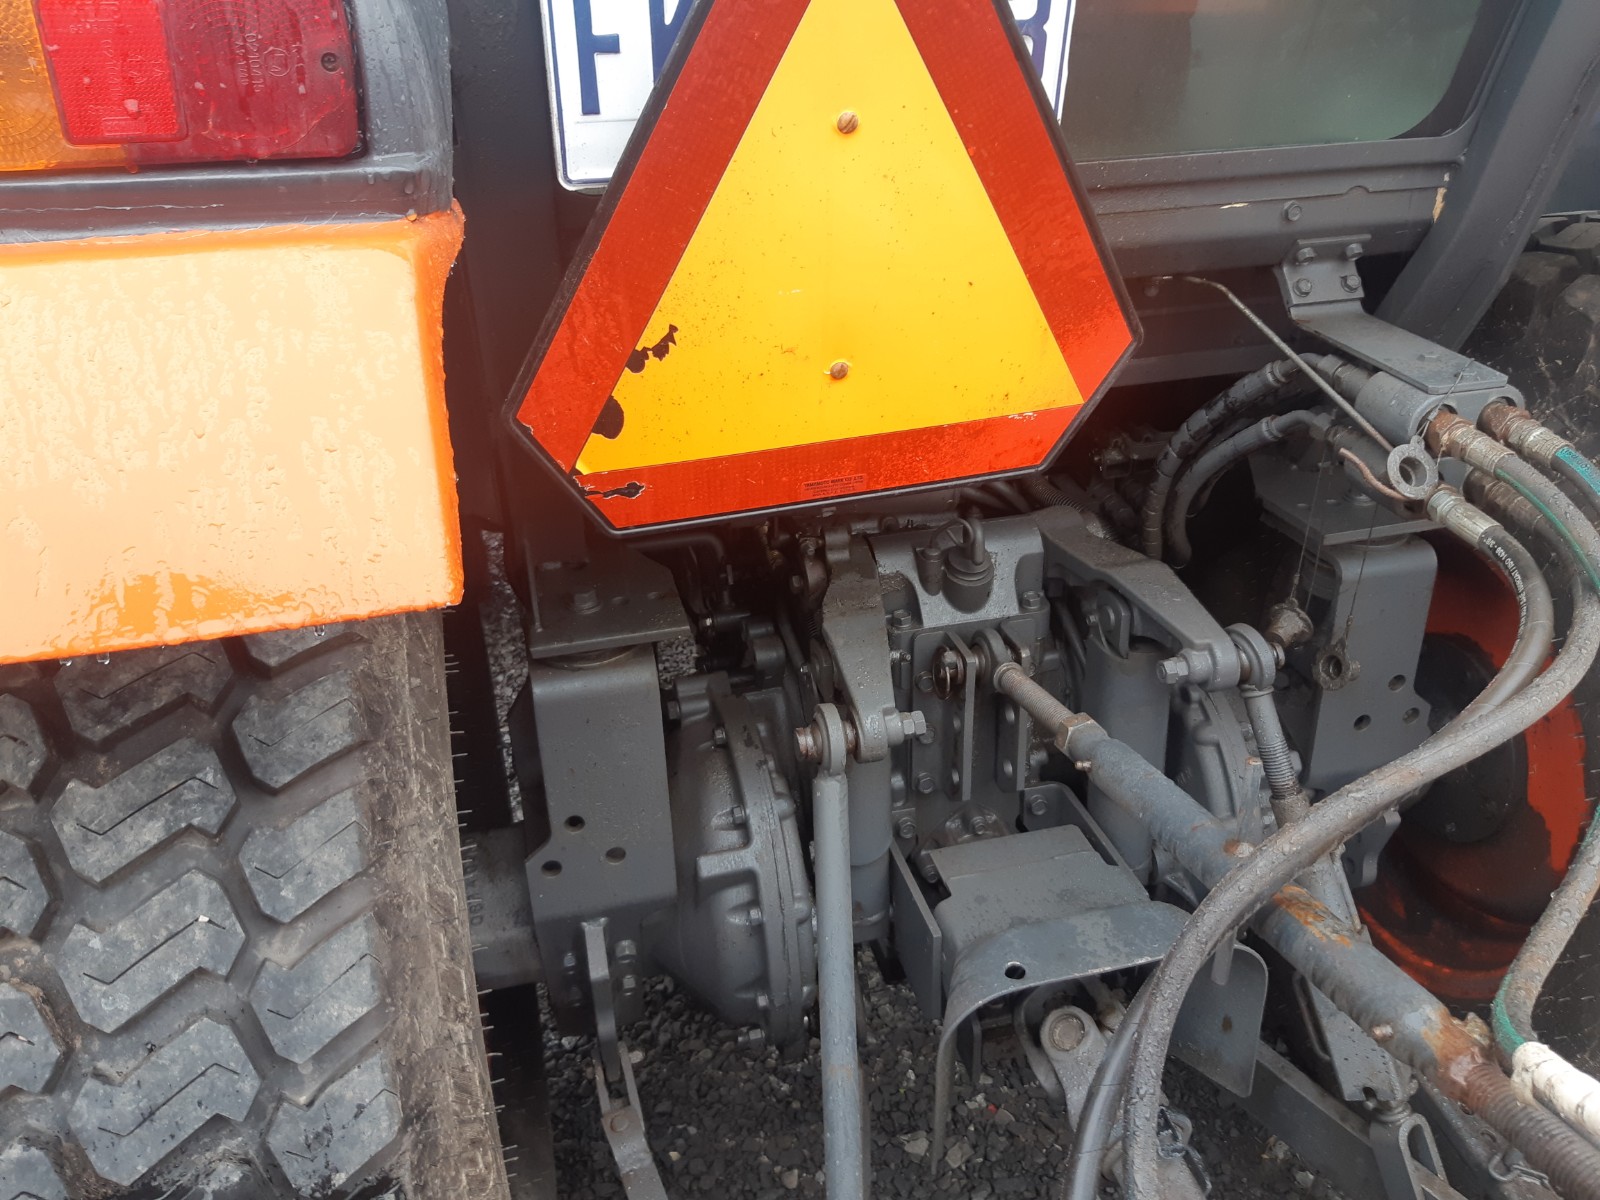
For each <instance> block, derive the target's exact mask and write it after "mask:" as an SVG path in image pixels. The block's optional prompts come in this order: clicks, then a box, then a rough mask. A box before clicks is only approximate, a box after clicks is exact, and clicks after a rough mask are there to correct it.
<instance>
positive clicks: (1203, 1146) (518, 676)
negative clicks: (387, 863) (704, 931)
mask: <svg viewBox="0 0 1600 1200" xmlns="http://www.w3.org/2000/svg"><path fill="white" fill-rule="evenodd" d="M489 551H490V559H491V563H492V564H495V565H498V563H499V561H500V548H499V544H498V539H494V538H491V540H490V542H489ZM493 597H494V602H493V604H492V605H491V606H490V609H489V611H488V612H486V613H485V614H484V625H485V629H486V631H487V634H488V643H489V655H490V662H491V664H492V666H493V669H494V672H495V693H496V697H497V699H498V701H499V708H500V712H501V714H502V716H504V713H505V712H506V710H507V709H508V708H509V706H510V704H511V701H512V700H513V699H514V697H515V696H516V693H517V691H518V689H519V688H520V687H521V686H522V683H523V681H524V680H525V679H526V675H527V664H526V662H525V660H524V657H523V654H522V651H521V645H520V638H519V629H520V621H519V618H518V616H517V611H516V601H515V597H514V596H513V594H512V592H511V589H510V587H509V586H507V585H506V584H505V583H504V580H503V577H500V578H497V580H496V583H495V587H494V593H493ZM506 754H507V761H508V763H509V754H510V748H509V742H507V743H506ZM512 786H513V787H515V780H513V784H512ZM859 968H860V970H859V975H860V980H861V987H862V992H863V1001H864V1010H865V1014H866V1022H865V1025H864V1026H863V1028H862V1030H861V1041H862V1062H863V1067H864V1069H865V1071H866V1075H867V1080H868V1085H869V1088H870V1105H871V1125H872V1165H873V1172H874V1175H873V1195H874V1196H875V1197H898V1196H949V1197H963V1198H965V1200H988V1198H989V1197H1006V1196H1013V1197H1019V1198H1024V1200H1025V1198H1028V1197H1040V1198H1043V1197H1054V1196H1055V1195H1056V1192H1057V1189H1058V1187H1059V1180H1060V1177H1061V1172H1062V1167H1063V1163H1064V1159H1065V1151H1064V1149H1063V1146H1062V1143H1063V1142H1064V1141H1066V1140H1067V1139H1068V1138H1069V1137H1070V1130H1069V1126H1068V1125H1067V1122H1066V1119H1065V1115H1064V1114H1063V1113H1061V1112H1059V1111H1058V1110H1056V1109H1055V1108H1054V1107H1053V1106H1052V1104H1051V1102H1050V1100H1049V1099H1048V1097H1047V1096H1046V1095H1045V1092H1044V1090H1043V1089H1042V1088H1041V1087H1040V1086H1039V1084H1038V1082H1037V1081H1036V1080H1034V1079H1033V1077H1032V1074H1031V1072H1030V1071H1029V1070H1028V1068H1027V1067H1026V1066H1025V1065H1024V1064H1022V1063H1021V1062H1020V1061H996V1062H994V1063H992V1064H986V1067H985V1073H984V1074H983V1075H982V1076H981V1078H980V1079H979V1080H978V1081H977V1083H976V1085H974V1084H973V1083H972V1081H970V1080H968V1079H967V1078H966V1076H965V1072H964V1071H962V1070H960V1069H959V1068H958V1070H957V1077H956V1085H955V1088H954V1095H955V1106H954V1108H953V1109H952V1115H951V1120H950V1126H949V1133H948V1140H947V1147H948V1148H947V1151H946V1154H945V1160H944V1161H943V1162H941V1163H939V1164H937V1165H938V1168H939V1169H938V1171H937V1173H933V1174H931V1173H930V1169H929V1168H930V1163H929V1162H928V1153H929V1146H928V1142H929V1136H930V1133H931V1130H932V1120H931V1113H932V1108H933V1056H934V1051H935V1049H936V1047H937V1040H938V1026H937V1024H936V1023H935V1022H932V1021H929V1020H927V1019H925V1018H924V1017H923V1016H922V1013H921V1011H920V1010H919V1009H918V1007H917V1004H916V1001H915V999H914V998H913V997H912V995H911V992H910V990H909V989H908V988H906V987H905V986H903V985H900V984H892V983H887V982H885V981H884V979H883V978H882V976H881V975H880V974H879V972H878V970H877V968H876V966H875V965H874V963H873V962H872V960H871V958H870V956H868V955H865V954H863V955H862V956H861V957H860V959H859ZM650 986H651V991H652V995H651V996H650V997H649V998H648V999H647V1001H646V1011H647V1012H648V1013H649V1016H647V1017H646V1018H645V1019H644V1020H643V1021H641V1022H640V1023H639V1024H637V1025H635V1026H634V1027H632V1028H630V1029H628V1030H626V1031H625V1032H624V1037H625V1038H626V1039H627V1041H628V1043H629V1045H630V1047H631V1048H632V1050H633V1053H634V1058H635V1066H634V1071H635V1074H636V1076H637V1082H638V1087H639V1095H640V1103H641V1105H642V1106H643V1108H644V1111H645V1113H646V1114H647V1117H648V1122H649V1135H650V1144H651V1147H652V1148H653V1149H654V1150H655V1153H656V1158H657V1161H658V1162H659V1164H660V1166H661V1173H662V1178H663V1180H664V1181H665V1183H666V1187H667V1193H668V1195H669V1196H671V1197H673V1198H674V1200H680V1198H688V1197H693V1196H716V1197H730V1198H732V1197H737V1198H740V1200H745V1198H748V1200H786V1198H787V1197H789V1196H793V1195H800V1196H816V1197H819V1196H822V1195H823V1194H824V1191H825V1188H824V1179H823V1174H822V1166H823V1157H822V1123H821V1090H820V1085H819V1083H818V1066H817V1043H816V1041H815V1039H813V1040H812V1041H811V1042H810V1045H809V1047H807V1048H805V1049H803V1050H802V1051H801V1052H798V1053H792V1054H788V1055H785V1054H780V1053H779V1052H778V1051H777V1050H775V1049H768V1050H766V1051H764V1052H751V1051H749V1050H747V1049H745V1048H744V1047H742V1046H740V1045H739V1044H738V1043H737V1037H738V1031H737V1030H735V1029H732V1028H730V1027H728V1026H725V1025H723V1024H722V1023H721V1022H720V1021H719V1020H717V1018H716V1017H714V1016H712V1015H711V1014H710V1013H708V1012H707V1011H705V1010H704V1009H702V1008H701V1007H700V1006H699V1005H698V1004H697V1003H696V1002H695V1001H694V1000H693V999H692V998H691V997H689V996H688V995H687V994H686V993H685V992H683V991H682V990H681V989H679V988H677V987H676V986H675V985H674V984H673V982H672V981H671V980H670V979H659V980H656V981H654V982H653V983H652V984H651V985H650ZM543 1024H544V1028H545V1030H546V1031H547V1032H546V1034H545V1038H544V1051H545V1070H546V1072H547V1075H548V1080H549V1090H550V1096H549V1100H550V1112H551V1114H552V1118H551V1125H552V1134H553V1137H554V1153H555V1168H556V1176H557V1182H558V1186H559V1189H560V1196H561V1197H562V1200H590V1198H600V1197H619V1196H621V1195H622V1194H623V1192H622V1185H621V1183H620V1182H619V1181H618V1179H617V1174H616V1168H615V1166H614V1165H613V1163H612V1160H611V1152H610V1148H609V1146H608V1145H607V1143H606V1140H605V1136H604V1134H603V1133H602V1132H601V1129H600V1119H599V1107H598V1104H597V1102H596V1098H595V1090H594V1081H593V1076H592V1074H591V1066H590V1064H591V1062H592V1059H591V1044H592V1043H591V1039H589V1038H574V1037H568V1038H557V1037H555V1036H554V1035H553V1034H551V1033H550V1032H549V1031H550V1030H551V1029H552V1028H553V1026H552V1024H551V1022H550V1020H549V1014H548V1012H546V1013H545V1014H544V1022H543ZM1166 1090H1167V1093H1168V1096H1169V1097H1170V1098H1171V1101H1172V1103H1173V1104H1174V1105H1175V1106H1176V1107H1177V1108H1179V1109H1181V1110H1183V1111H1184V1112H1186V1113H1188V1114H1189V1115H1190V1116H1191V1117H1192V1118H1193V1119H1194V1123H1195V1134H1194V1143H1195V1145H1196V1147H1197V1148H1198V1149H1199V1150H1200V1152H1201V1154H1202V1156H1203V1157H1204V1159H1205V1163H1206V1168H1207V1170H1208V1171H1209V1172H1210V1175H1211V1179H1212V1183H1213V1187H1212V1192H1211V1195H1212V1196H1213V1197H1214V1198H1216V1200H1268V1198H1273V1200H1277V1198H1281V1197H1299V1196H1306V1197H1310V1198H1313V1200H1321V1198H1326V1200H1338V1197H1337V1194H1336V1193H1335V1192H1334V1191H1333V1190H1332V1189H1331V1188H1330V1187H1329V1186H1328V1185H1327V1184H1326V1182H1325V1181H1323V1180H1320V1179H1317V1178H1316V1177H1315V1176H1313V1175H1312V1174H1311V1172H1310V1171H1308V1170H1307V1169H1306V1168H1305V1167H1304V1166H1303V1165H1302V1164H1301V1163H1300V1162H1299V1161H1298V1160H1296V1158H1295V1157H1294V1155H1293V1154H1292V1152H1290V1151H1289V1149H1288V1147H1287V1146H1285V1145H1284V1144H1283V1143H1282V1142H1279V1141H1277V1140H1276V1139H1273V1138H1270V1137H1269V1136H1268V1135H1267V1133H1266V1132H1265V1131H1264V1130H1263V1129H1262V1128H1261V1127H1260V1126H1259V1125H1257V1124H1256V1123H1255V1121H1254V1120H1253V1119H1252V1118H1250V1117H1249V1116H1247V1115H1246V1114H1244V1113H1243V1112H1241V1111H1239V1110H1238V1109H1237V1108H1236V1107H1235V1106H1234V1105H1233V1104H1232V1103H1231V1102H1230V1101H1229V1099H1228V1097H1227V1096H1226V1094H1224V1093H1222V1092H1220V1091H1219V1090H1218V1089H1217V1088H1216V1087H1215V1086H1214V1085H1212V1084H1211V1083H1210V1082H1209V1081H1207V1080H1205V1079H1203V1078H1201V1077H1199V1076H1198V1075H1195V1074H1194V1073H1193V1072H1191V1071H1189V1070H1188V1069H1187V1068H1184V1067H1182V1066H1181V1065H1174V1066H1173V1067H1172V1068H1170V1069H1169V1071H1168V1077H1167V1084H1166ZM1104 1194H1105V1195H1108V1196H1109V1195H1110V1194H1111V1192H1110V1191H1109V1189H1108V1190H1106V1192H1105V1193H1104Z"/></svg>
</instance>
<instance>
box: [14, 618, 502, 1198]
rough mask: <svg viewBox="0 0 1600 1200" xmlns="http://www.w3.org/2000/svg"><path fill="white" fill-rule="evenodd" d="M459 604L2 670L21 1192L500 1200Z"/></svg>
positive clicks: (16, 1182)
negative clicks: (456, 768) (463, 846)
mask: <svg viewBox="0 0 1600 1200" xmlns="http://www.w3.org/2000/svg"><path fill="white" fill-rule="evenodd" d="M442 662H443V647H442V642H441V638H440V623H439V618H438V615H437V614H424V615H406V616H395V617H384V618H380V619H377V620H372V621H367V622H358V623H352V624H346V625H331V626H326V627H320V628H312V629H302V630H293V631H286V632H281V633H268V634H261V635H255V636H251V637H244V638H237V639H229V640H226V641H214V642H200V643H193V644H189V645H180V646H170V647H163V648H157V649H150V650H135V651H128V652H125V653H120V654H112V655H98V656H90V657H86V658H76V659H70V660H65V661H62V662H60V663H55V662H50V663H33V664H21V665H13V666H0V1200H66V1198H68V1197H72V1198H74V1200H76V1198H78V1197H82V1198H84V1200H100V1198H103V1197H105V1198H109V1197H126V1198H129V1200H132V1198H133V1197H140V1198H147V1197H148V1198H154V1197H172V1198H173V1200H187V1198H193V1200H199V1198H200V1197H206V1198H208V1200H224V1198H226V1200H243V1198H244V1197H267V1196H272V1197H278V1196H282V1197H288V1196H306V1197H319V1198H332V1197H347V1196H348V1197H355V1196H359V1197H364V1198H365V1197H373V1198H376V1197H380V1196H382V1197H394V1198H396V1200H398V1198H399V1197H406V1198H407V1200H460V1198H465V1197H472V1198H474V1200H477V1198H479V1197H487V1198H490V1200H494V1198H496V1197H502V1196H505V1195H506V1194H507V1193H506V1179H505V1168H504V1165H503V1163H502V1161H501V1155H500V1150H499V1144H498V1137H497V1134H496V1129H495V1121H494V1116H493V1109H494V1106H493V1101H492V1099H491V1092H490V1083H489V1075H488V1070H487V1064H486V1059H485V1056H484V1047H483V1035H482V1031H481V1028H480V1023H479V1016H478V1005H477V996H476V989H475V986H474V982H473V974H472V960H471V950H470V946H469V943H468V936H467V922H466V901H465V896H464V892H463V887H462V873H461V861H460V856H459V848H458V842H457V834H456V815H455V803H454V797H453V793H452V787H451V771H450V736H449V723H448V715H447V709H446V706H445V700H444V696H445V690H444V689H445V685H444V676H443V669H442Z"/></svg>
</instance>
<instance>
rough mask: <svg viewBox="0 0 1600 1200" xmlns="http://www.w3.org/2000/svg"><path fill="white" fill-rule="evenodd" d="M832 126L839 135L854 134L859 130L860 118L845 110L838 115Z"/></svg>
mask: <svg viewBox="0 0 1600 1200" xmlns="http://www.w3.org/2000/svg"><path fill="white" fill-rule="evenodd" d="M834 124H835V127H836V128H837V129H838V130H839V132H840V133H854V132H855V131H856V130H858V129H860V128H861V118H860V117H858V116H856V114H855V113H853V112H851V111H850V110H849V109H848V108H847V109H845V110H844V111H843V112H842V113H840V114H839V119H838V120H837V121H836V122H834Z"/></svg>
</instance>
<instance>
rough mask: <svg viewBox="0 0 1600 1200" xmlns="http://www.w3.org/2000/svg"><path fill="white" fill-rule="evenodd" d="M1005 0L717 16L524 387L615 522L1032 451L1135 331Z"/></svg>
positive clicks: (989, 470) (1028, 462)
mask: <svg viewBox="0 0 1600 1200" xmlns="http://www.w3.org/2000/svg"><path fill="white" fill-rule="evenodd" d="M1002 4H1003V0H762V2H760V3H755V2H752V0H711V2H710V3H703V4H702V5H700V6H699V7H698V8H697V9H696V10H695V12H694V14H693V15H692V16H691V18H690V22H691V26H693V27H692V28H691V29H689V30H686V31H685V42H686V43H687V46H688V48H687V50H686V51H684V50H682V49H680V51H679V52H678V55H677V59H676V61H675V64H673V65H672V66H669V69H668V74H667V77H666V78H665V79H664V80H663V82H662V84H661V85H660V86H659V87H658V89H657V92H656V96H655V99H654V100H653V101H652V109H653V110H654V111H653V113H652V112H647V113H646V116H645V118H644V119H643V120H642V121H641V123H640V132H639V133H638V134H636V136H635V139H634V142H633V144H632V145H631V146H630V150H629V154H628V155H627V156H625V160H624V167H623V169H622V170H621V171H620V172H619V176H618V179H617V181H616V182H615V183H613V185H612V190H611V192H610V193H609V194H608V197H607V200H606V203H605V204H604V206H603V208H602V212H601V213H600V215H599V216H597V218H596V222H595V229H594V230H593V231H591V236H590V239H589V241H588V243H587V244H586V246H585V247H584V249H583V251H581V252H580V254H579V256H578V261H577V263H576V264H575V265H574V267H573V270H572V272H571V273H569V276H568V281H567V286H566V287H565V288H564V290H563V298H562V300H561V301H560V302H558V304H557V306H556V310H555V313H554V314H553V316H552V320H551V321H550V322H549V323H548V324H547V327H546V330H545V331H544V334H543V336H542V337H541V341H540V345H539V347H538V349H537V350H536V352H535V354H534V356H533V358H532V359H531V360H530V366H529V368H528V371H527V374H526V375H525V380H524V384H523V386H522V387H521V388H519V394H518V397H517V401H518V403H517V412H516V416H517V420H518V423H519V424H520V426H521V427H522V428H524V429H525V430H526V431H527V432H528V434H529V435H530V436H531V438H532V439H533V440H534V441H535V442H536V443H537V444H538V446H539V447H540V448H541V450H542V451H543V452H544V453H545V454H546V455H547V456H548V457H549V458H550V459H552V460H553V461H554V462H555V464H556V465H557V466H558V467H559V468H560V469H561V470H562V471H563V472H564V473H566V474H568V475H569V477H570V478H572V479H573V480H574V482H575V483H576V485H577V486H578V487H579V488H580V490H581V491H582V492H583V494H584V495H585V496H587V497H588V498H589V499H590V501H591V503H593V504H594V506H595V507H596V508H597V510H598V511H599V512H600V513H601V514H602V516H603V517H604V518H605V519H606V520H607V521H608V522H609V523H611V524H612V525H613V526H615V527H617V528H622V529H626V528H638V527H642V526H649V525H659V524H663V523H669V522H677V521H685V520H696V519H702V518H705V517H710V516H716V515H721V514H726V513H732V512H739V511H749V510H754V509H765V508H772V507H777V506H782V505H789V504H795V503H805V502H807V501H816V500H819V499H829V498H836V497H838V496H843V495H851V494H858V493H865V492H872V491H881V490H886V489H900V488H906V487H915V486H920V485H927V484H932V483H938V482H944V481H951V480H958V479H966V478H972V477H975V476H979V475H988V474H994V473H997V472H1004V471H1014V470H1018V469H1025V468H1027V467H1030V466H1034V465H1037V464H1038V463H1039V462H1040V461H1041V460H1042V459H1044V458H1045V457H1047V456H1048V454H1049V453H1050V452H1051V450H1052V449H1053V448H1054V447H1055V445H1056V444H1057V443H1058V441H1059V439H1060V437H1061V434H1062V433H1063V431H1064V430H1065V428H1066V426H1067V424H1068V423H1069V422H1070V421H1071V420H1072V419H1073V417H1074V416H1075V415H1076V414H1077V413H1079V412H1080V411H1081V410H1082V407H1083V405H1084V402H1085V401H1086V399H1088V398H1090V397H1092V396H1093V395H1094V394H1095V393H1096V392H1097V391H1099V390H1100V389H1101V388H1102V387H1103V385H1104V384H1105V382H1106V380H1107V379H1108V377H1109V375H1110V373H1111V371H1112V369H1113V368H1114V367H1115V365H1116V364H1117V362H1118V361H1119V360H1120V359H1121V358H1123V357H1124V356H1125V355H1126V354H1127V353H1128V351H1129V350H1130V349H1131V346H1132V343H1133V331H1132V323H1131V321H1130V319H1129V318H1128V316H1127V310H1126V305H1125V302H1124V300H1123V298H1122V296H1121V293H1120V291H1119V290H1118V288H1117V285H1116V283H1115V281H1114V276H1113V275H1112V273H1111V272H1110V271H1109V270H1108V269H1107V266H1106V263H1107V259H1106V256H1105V254H1104V251H1103V250H1102V248H1101V246H1100V245H1099V242H1098V240H1097V238H1096V236H1095V233H1094V231H1093V228H1092V226H1091V224H1090V222H1089V220H1088V218H1087V216H1086V208H1085V206H1084V205H1083V202H1082V200H1081V197H1080V194H1079V193H1078V191H1077V189H1076V187H1075V185H1074V182H1073V179H1072V174H1071V169H1070V166H1069V165H1068V163H1067V160H1066V157H1065V154H1064V152H1063V150H1062V148H1061V145H1060V139H1059V131H1058V130H1057V129H1056V127H1055V124H1054V120H1053V116H1052V115H1051V114H1050V113H1049V109H1048V106H1047V104H1046V103H1045V101H1044V98H1043V96H1042V93H1041V92H1040V91H1039V89H1038V85H1037V83H1036V81H1035V80H1034V77H1033V74H1032V72H1031V71H1029V70H1028V69H1027V66H1026V63H1025V58H1024V54H1023V51H1022V48H1021V45H1020V42H1019V41H1018V39H1017V36H1016V33H1015V30H1014V29H1013V27H1012V25H1011V22H1010V17H1009V13H1007V12H1006V11H1005V10H1004V9H1003V7H1002ZM683 44H684V43H680V46H682V45H683Z"/></svg>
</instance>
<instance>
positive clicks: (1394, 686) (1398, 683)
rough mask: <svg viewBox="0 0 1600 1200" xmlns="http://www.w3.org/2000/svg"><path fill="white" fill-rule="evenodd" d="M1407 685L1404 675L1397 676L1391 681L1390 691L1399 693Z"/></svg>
mask: <svg viewBox="0 0 1600 1200" xmlns="http://www.w3.org/2000/svg"><path fill="white" fill-rule="evenodd" d="M1405 685H1406V677H1405V676H1404V675H1396V676H1395V677H1394V678H1393V679H1391V680H1389V690H1390V691H1391V692H1398V691H1399V690H1400V689H1401V688H1403V687H1405Z"/></svg>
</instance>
